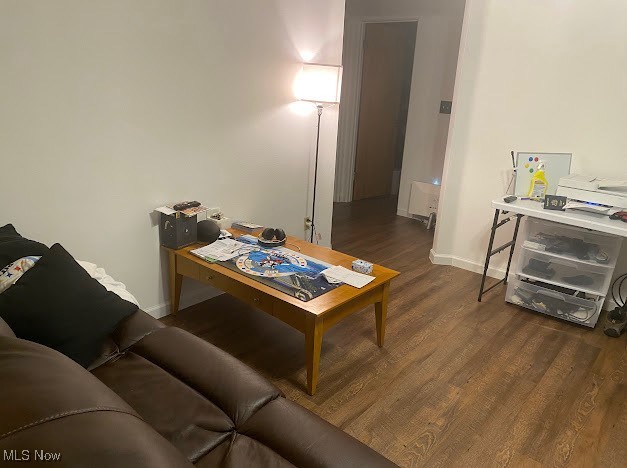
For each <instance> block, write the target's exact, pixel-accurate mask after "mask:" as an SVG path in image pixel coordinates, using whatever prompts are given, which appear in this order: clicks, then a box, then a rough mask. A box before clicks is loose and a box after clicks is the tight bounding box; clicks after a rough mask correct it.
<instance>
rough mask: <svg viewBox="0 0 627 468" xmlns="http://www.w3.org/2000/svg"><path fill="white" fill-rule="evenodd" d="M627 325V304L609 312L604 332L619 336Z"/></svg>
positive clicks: (615, 336)
mask: <svg viewBox="0 0 627 468" xmlns="http://www.w3.org/2000/svg"><path fill="white" fill-rule="evenodd" d="M626 326H627V306H623V307H620V308H619V307H616V308H615V309H614V310H611V311H610V312H608V313H607V317H606V318H605V327H604V329H603V333H605V334H606V335H607V336H611V337H612V338H618V337H619V336H620V335H621V333H623V332H624V331H625V327H626Z"/></svg>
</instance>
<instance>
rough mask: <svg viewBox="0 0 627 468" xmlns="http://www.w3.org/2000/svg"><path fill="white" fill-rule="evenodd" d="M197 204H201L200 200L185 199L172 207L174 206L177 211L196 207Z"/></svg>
mask: <svg viewBox="0 0 627 468" xmlns="http://www.w3.org/2000/svg"><path fill="white" fill-rule="evenodd" d="M197 206H200V202H197V201H184V202H180V203H177V204H176V205H174V206H173V207H172V208H174V209H175V210H176V211H184V210H187V209H189V208H196V207H197Z"/></svg>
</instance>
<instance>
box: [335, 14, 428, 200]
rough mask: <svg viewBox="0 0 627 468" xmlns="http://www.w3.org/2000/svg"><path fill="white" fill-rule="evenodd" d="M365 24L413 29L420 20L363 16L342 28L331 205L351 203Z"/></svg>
mask: <svg viewBox="0 0 627 468" xmlns="http://www.w3.org/2000/svg"><path fill="white" fill-rule="evenodd" d="M369 23H417V25H416V28H419V27H420V17H418V16H406V17H398V16H363V17H357V18H353V19H351V20H350V21H347V22H346V24H345V29H344V38H345V44H346V45H345V48H344V49H345V50H344V52H345V55H344V57H343V62H344V63H343V65H344V72H343V77H342V81H343V83H344V84H345V86H346V87H345V88H343V89H342V102H341V105H340V115H339V123H338V139H337V156H336V163H335V189H334V191H333V201H334V202H350V201H352V200H353V184H354V182H355V157H356V151H357V136H358V135H357V133H358V130H359V112H360V110H361V109H360V107H361V103H360V99H361V81H362V71H363V58H364V39H365V37H366V25H367V24H369ZM417 31H418V29H416V40H418V32H417ZM410 94H411V89H410ZM401 171H402V169H401Z"/></svg>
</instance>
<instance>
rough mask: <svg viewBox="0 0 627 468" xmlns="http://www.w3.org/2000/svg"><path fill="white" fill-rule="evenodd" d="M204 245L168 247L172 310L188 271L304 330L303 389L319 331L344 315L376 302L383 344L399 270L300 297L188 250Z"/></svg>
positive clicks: (327, 253)
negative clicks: (365, 282)
mask: <svg viewBox="0 0 627 468" xmlns="http://www.w3.org/2000/svg"><path fill="white" fill-rule="evenodd" d="M231 232H232V233H233V235H234V236H235V237H237V236H239V235H241V234H244V233H242V232H238V231H235V230H231ZM287 242H288V245H287V246H286V247H287V248H290V249H292V250H295V251H298V249H297V248H296V247H294V245H296V246H298V247H299V248H300V249H301V253H303V254H305V255H308V256H310V257H313V258H317V259H319V260H322V261H324V262H327V263H330V264H332V265H341V266H344V267H346V268H351V263H352V261H353V260H355V257H351V256H350V255H346V254H343V253H341V252H336V251H335V250H331V249H328V248H326V247H321V246H319V245H314V244H310V243H309V242H306V241H303V240H300V239H296V238H293V237H288V239H287ZM290 244H291V245H290ZM203 245H205V244H200V243H199V244H194V245H191V246H188V247H185V248H182V249H179V250H173V249H166V250H168V254H169V257H170V299H171V303H170V307H171V311H172V313H173V314H176V313H177V312H178V308H179V300H180V297H181V284H182V281H183V277H187V278H192V279H195V280H197V281H200V282H201V283H205V284H208V285H211V286H213V287H215V288H217V289H220V290H222V291H224V292H226V293H228V294H230V295H232V296H234V297H236V298H238V299H240V300H242V301H244V302H246V303H248V304H250V305H252V306H253V307H256V308H258V309H261V310H263V311H264V312H266V313H268V314H270V315H272V316H274V317H276V318H278V319H279V320H281V321H282V322H284V323H286V324H287V325H290V326H291V327H293V328H295V329H296V330H298V331H300V332H302V333H304V334H305V355H306V359H307V390H308V392H309V394H310V395H313V394H314V393H315V391H316V385H317V383H318V368H319V365H320V349H321V346H322V336H323V335H324V333H325V332H326V331H327V330H329V329H330V328H331V327H332V326H333V325H335V324H336V323H338V322H339V321H340V320H342V319H343V318H344V317H347V316H349V315H351V314H353V313H355V312H357V311H359V310H362V309H363V308H365V307H367V306H369V305H371V304H374V311H375V323H376V329H377V344H378V345H379V347H382V346H383V341H384V337H385V320H386V316H387V305H388V294H389V290H390V281H391V280H392V279H393V278H395V277H396V276H398V275H399V273H398V272H397V271H394V270H390V269H388V268H385V267H382V266H380V265H374V268H373V271H372V275H373V276H375V280H374V281H372V282H370V284H368V285H366V286H364V287H363V288H361V289H357V288H354V287H352V286H348V285H345V284H344V285H341V286H339V287H338V288H336V289H334V290H332V291H329V292H328V293H326V294H323V295H321V296H319V297H317V298H314V299H312V300H310V301H308V302H303V301H301V300H299V299H296V298H295V297H293V296H290V295H288V294H285V293H283V292H281V291H279V290H277V289H274V288H271V287H270V286H266V285H265V284H262V283H260V282H258V281H255V280H254V279H252V278H249V277H247V276H244V275H243V274H240V273H238V272H236V271H233V270H230V269H228V268H226V267H224V266H222V265H220V264H219V263H208V262H205V261H203V260H201V259H200V258H198V257H196V256H194V255H192V254H191V253H190V250H193V249H196V248H198V247H201V246H203Z"/></svg>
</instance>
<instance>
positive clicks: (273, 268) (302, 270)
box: [220, 236, 341, 302]
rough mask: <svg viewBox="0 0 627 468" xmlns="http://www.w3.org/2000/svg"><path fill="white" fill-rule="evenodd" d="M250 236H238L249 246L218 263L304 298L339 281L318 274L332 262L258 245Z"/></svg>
mask: <svg viewBox="0 0 627 468" xmlns="http://www.w3.org/2000/svg"><path fill="white" fill-rule="evenodd" d="M253 239H254V241H256V238H254V237H252V236H242V237H239V238H238V239H237V240H238V241H241V242H245V243H248V244H251V245H250V246H251V249H250V250H248V251H245V249H242V255H239V256H237V257H235V258H232V259H231V260H227V261H224V262H220V264H221V265H223V266H225V267H227V268H229V269H230V270H233V271H237V272H238V273H241V274H243V275H245V276H248V277H249V278H251V279H254V280H255V281H259V282H260V283H263V284H265V285H267V286H270V287H271V288H274V289H277V290H279V291H281V292H284V293H285V294H289V295H290V296H293V297H295V298H296V299H299V300H301V301H303V302H307V301H310V300H311V299H314V298H316V297H318V296H321V295H322V294H325V293H327V292H329V291H332V290H333V289H335V288H337V287H338V286H340V285H341V283H340V284H332V283H329V282H328V281H327V280H326V278H325V277H324V276H323V275H322V274H321V273H322V271H323V270H326V269H327V268H329V267H331V266H332V265H330V264H328V263H326V262H323V261H320V260H317V259H315V258H312V257H308V256H307V255H303V254H301V253H299V252H295V251H293V250H290V249H287V248H285V247H277V248H274V249H266V248H261V247H258V246H256V245H255V244H254V243H253Z"/></svg>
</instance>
